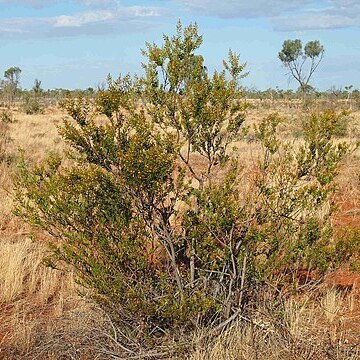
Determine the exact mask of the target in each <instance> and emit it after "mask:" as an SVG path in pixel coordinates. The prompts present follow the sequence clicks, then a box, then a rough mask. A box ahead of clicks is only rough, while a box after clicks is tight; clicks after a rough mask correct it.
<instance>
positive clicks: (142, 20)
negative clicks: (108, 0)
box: [0, 6, 167, 39]
mask: <svg viewBox="0 0 360 360" xmlns="http://www.w3.org/2000/svg"><path fill="white" fill-rule="evenodd" d="M166 14H167V12H166V11H164V10H163V9H162V8H156V7H141V6H131V7H119V8H116V9H112V10H94V11H87V12H81V13H77V14H73V15H59V16H54V17H38V18H12V19H5V20H0V36H6V37H7V38H9V37H17V38H19V37H21V38H22V39H26V38H34V37H62V36H77V35H103V34H109V33H116V32H131V31H137V30H142V29H144V28H147V27H149V26H153V22H152V20H156V19H158V18H159V17H161V16H164V15H166Z"/></svg>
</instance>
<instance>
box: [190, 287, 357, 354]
mask: <svg viewBox="0 0 360 360" xmlns="http://www.w3.org/2000/svg"><path fill="white" fill-rule="evenodd" d="M351 297H352V295H351V296H350V295H349V296H348V297H347V298H344V297H342V296H340V294H339V293H337V292H335V291H333V290H329V291H326V292H325V294H324V295H323V298H321V297H320V298H319V299H317V301H313V300H310V297H305V298H304V299H297V300H295V299H290V300H287V301H285V302H284V303H283V304H282V307H281V308H280V309H272V310H271V311H269V307H268V306H266V307H263V308H261V307H260V308H259V309H257V311H258V314H256V315H255V317H254V318H255V319H256V320H255V321H254V320H253V319H252V320H251V321H250V320H249V321H244V320H240V321H238V322H237V323H235V324H234V325H233V326H232V327H231V328H229V329H227V330H226V331H224V332H223V333H222V334H220V335H219V336H217V337H215V338H212V339H209V338H206V337H205V339H206V340H205V341H202V342H201V341H200V342H198V345H196V346H195V351H194V353H193V354H191V355H190V356H189V357H188V359H189V360H355V359H359V358H360V345H359V344H358V343H356V342H350V341H349V337H348V333H349V331H348V330H349V329H348V328H347V327H346V326H344V323H345V322H343V324H342V323H341V320H342V319H341V317H340V316H339V310H340V308H341V307H343V306H344V307H345V299H347V300H348V299H349V298H351ZM335 299H336V300H337V303H335V302H334V300H335ZM351 301H353V300H351ZM325 304H326V305H325ZM325 306H326V311H327V312H331V314H332V315H331V316H330V317H329V316H328V315H326V316H325V317H323V316H322V310H325ZM270 308H271V306H270ZM359 319H360V317H359V316H358V317H357V320H359ZM335 320H336V323H335ZM358 330H360V329H359V328H358ZM358 335H359V334H358ZM195 342H196V341H195Z"/></svg>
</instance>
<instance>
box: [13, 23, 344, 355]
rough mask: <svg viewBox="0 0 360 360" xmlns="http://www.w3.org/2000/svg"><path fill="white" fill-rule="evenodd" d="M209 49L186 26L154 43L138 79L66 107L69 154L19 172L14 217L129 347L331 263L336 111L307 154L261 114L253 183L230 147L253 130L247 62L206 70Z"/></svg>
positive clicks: (239, 310)
mask: <svg viewBox="0 0 360 360" xmlns="http://www.w3.org/2000/svg"><path fill="white" fill-rule="evenodd" d="M201 43H202V38H201V36H199V35H198V32H197V27H196V26H193V25H190V26H188V27H186V28H183V27H182V26H181V24H180V23H179V24H178V27H177V33H176V35H175V36H173V37H168V36H164V44H163V46H161V47H159V46H157V45H155V44H147V49H146V50H144V51H143V54H144V55H145V56H146V57H147V59H148V62H147V64H144V69H145V75H144V77H142V78H134V79H131V78H130V77H129V76H126V77H124V78H119V79H118V80H116V81H114V80H113V79H112V78H111V77H109V78H108V87H107V89H105V90H101V91H99V92H98V94H97V97H96V99H95V100H94V102H91V101H89V100H86V99H83V98H81V97H78V98H68V99H67V101H65V102H64V103H63V106H64V108H65V109H66V110H67V111H68V113H69V115H71V117H72V119H73V120H72V121H68V120H66V121H65V122H64V125H63V127H62V129H61V134H62V136H63V137H64V139H65V140H66V141H67V142H68V144H69V145H70V147H71V148H72V153H70V154H69V155H70V159H71V161H66V162H62V160H61V158H60V157H58V156H56V155H52V156H50V157H49V159H48V161H47V162H46V163H45V164H41V165H38V166H35V167H33V168H31V167H29V166H27V165H26V161H25V160H24V161H23V162H22V163H21V164H20V167H19V168H20V173H19V177H18V179H17V182H16V189H15V190H16V194H15V197H16V199H17V204H18V205H17V214H18V215H20V216H22V217H24V218H25V219H26V220H27V221H29V222H30V223H32V224H33V225H36V226H38V227H40V228H43V229H45V230H47V231H48V232H49V234H50V235H51V237H52V240H53V241H52V248H53V257H52V259H51V261H52V263H53V264H54V265H55V266H59V264H61V262H65V263H67V264H71V265H72V266H73V267H74V269H75V272H76V274H77V277H78V281H79V282H80V283H81V284H82V285H83V286H85V287H87V288H89V289H91V296H92V298H93V299H94V300H95V301H96V302H97V303H98V304H99V305H101V306H102V307H103V308H104V309H105V310H106V311H107V312H108V313H109V315H110V316H111V317H112V319H113V320H114V322H115V324H117V325H119V326H120V329H121V333H122V334H123V337H122V340H123V341H124V342H126V346H127V347H128V349H130V351H134V347H135V346H145V347H146V346H148V347H153V346H155V345H156V343H157V339H158V338H159V336H160V335H163V334H164V333H165V334H167V333H168V332H169V331H177V330H179V329H182V330H184V329H185V330H186V329H193V328H194V327H196V326H202V325H211V326H212V327H213V328H214V329H215V330H220V329H222V328H223V327H224V326H226V325H227V324H229V323H230V322H231V321H233V320H234V319H236V318H237V317H238V316H239V315H240V314H244V313H246V309H247V306H248V304H250V303H251V302H252V300H253V299H254V297H256V289H257V288H258V287H260V286H264V284H266V283H269V282H273V283H275V284H276V285H279V283H280V281H286V280H287V279H288V278H289V276H290V277H291V276H295V275H296V272H297V271H298V270H299V269H304V268H306V269H311V268H312V267H318V268H319V267H320V268H324V267H326V266H329V265H331V264H325V263H324V262H323V261H322V257H323V254H324V253H326V252H327V251H328V248H329V239H330V238H331V228H330V225H329V224H328V221H327V220H328V217H329V214H330V213H331V207H328V206H327V205H328V201H329V198H330V195H331V193H332V192H333V191H334V176H335V174H336V171H337V166H338V163H339V162H340V160H341V159H342V157H343V156H344V154H345V153H346V151H347V146H346V145H345V144H338V145H334V144H333V142H332V135H333V131H334V127H335V126H336V124H337V121H338V117H337V115H336V114H335V113H332V112H325V113H322V114H313V115H312V116H310V118H309V121H308V122H307V123H306V126H305V129H304V134H305V135H304V144H303V145H302V146H301V147H300V149H299V150H295V149H294V148H293V146H292V143H290V142H289V143H283V142H281V141H280V140H279V139H278V138H277V135H276V132H277V126H278V124H279V123H280V122H281V119H280V118H279V116H278V115H277V114H273V115H271V116H269V117H267V118H265V119H264V120H263V121H262V122H261V124H260V125H259V126H258V127H257V128H256V129H255V130H256V138H257V140H258V141H259V144H260V145H261V146H262V149H263V152H262V153H263V155H262V157H261V158H259V161H258V163H256V164H255V166H256V170H255V171H254V173H253V174H252V181H251V186H250V191H248V190H247V188H248V187H246V186H244V183H245V179H246V178H248V177H249V176H248V174H246V173H245V172H244V171H243V170H242V166H241V165H242V159H241V154H239V153H237V152H236V151H235V149H233V146H232V144H233V143H234V142H235V141H238V140H239V139H241V138H242V136H243V135H245V134H246V128H245V127H244V125H243V123H244V120H245V115H246V105H245V103H244V102H242V101H241V97H242V92H241V87H240V85H239V80H240V79H241V78H242V77H243V76H245V75H246V74H244V69H245V65H244V64H241V63H240V61H239V57H238V56H237V55H236V54H234V53H233V52H231V51H230V52H229V59H228V61H224V69H223V70H222V71H219V72H214V74H213V75H210V74H209V72H208V71H207V68H206V67H205V66H204V62H203V58H202V56H201V55H197V54H196V50H197V49H198V48H199V46H200V45H201ZM97 114H101V115H104V116H105V117H106V118H107V120H108V121H106V122H102V121H97V120H96V115H97ZM129 339H130V340H129Z"/></svg>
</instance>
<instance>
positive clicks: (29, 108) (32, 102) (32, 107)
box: [22, 94, 44, 115]
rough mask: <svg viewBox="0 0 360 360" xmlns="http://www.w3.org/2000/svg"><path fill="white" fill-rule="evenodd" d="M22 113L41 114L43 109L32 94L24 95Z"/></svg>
mask: <svg viewBox="0 0 360 360" xmlns="http://www.w3.org/2000/svg"><path fill="white" fill-rule="evenodd" d="M22 108H23V111H24V112H25V114H27V115H34V114H43V113H44V108H43V106H42V105H41V103H40V101H39V99H38V98H37V97H36V96H33V95H32V94H26V95H25V98H24V104H23V106H22Z"/></svg>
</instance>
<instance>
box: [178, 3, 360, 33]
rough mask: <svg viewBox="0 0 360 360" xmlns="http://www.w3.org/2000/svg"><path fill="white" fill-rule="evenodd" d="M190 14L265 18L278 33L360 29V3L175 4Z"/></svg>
mask: <svg viewBox="0 0 360 360" xmlns="http://www.w3.org/2000/svg"><path fill="white" fill-rule="evenodd" d="M173 2H175V3H177V4H180V5H181V6H182V7H183V8H185V9H186V10H188V11H190V12H194V13H197V14H200V15H205V16H212V17H219V18H224V19H226V18H229V19H230V18H239V19H240V18H242V19H249V18H264V19H268V20H270V22H271V23H272V24H273V26H274V29H275V30H279V31H292V30H309V29H334V28H342V27H359V26H360V0H272V1H269V0H251V1H248V0H222V1H218V0H173Z"/></svg>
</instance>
